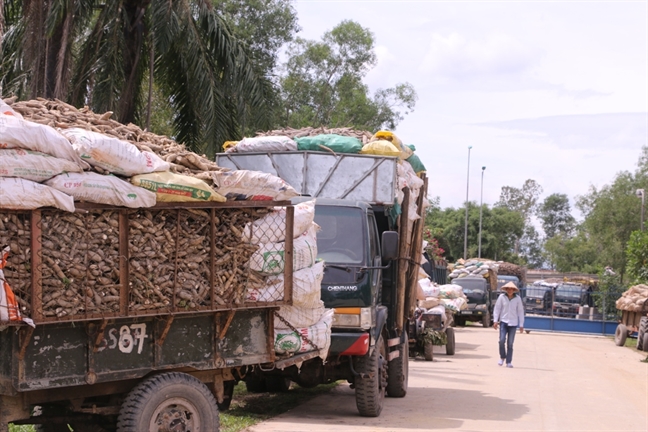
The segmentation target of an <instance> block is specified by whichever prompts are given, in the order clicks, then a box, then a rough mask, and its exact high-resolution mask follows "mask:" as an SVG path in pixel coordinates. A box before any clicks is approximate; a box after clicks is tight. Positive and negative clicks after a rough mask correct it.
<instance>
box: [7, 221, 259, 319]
mask: <svg viewBox="0 0 648 432" xmlns="http://www.w3.org/2000/svg"><path fill="white" fill-rule="evenodd" d="M268 211H269V210H268V209H266V208H258V209H236V208H225V209H223V208H220V209H219V208H216V209H214V210H213V212H214V234H213V237H214V250H213V254H214V270H215V271H214V274H213V277H212V275H211V248H212V240H211V238H212V237H211V236H212V216H211V212H212V209H181V210H176V209H159V210H156V209H138V210H129V211H128V214H127V218H128V255H129V261H128V262H129V273H128V282H129V286H128V292H129V297H128V308H129V312H130V313H134V314H138V313H150V312H152V311H154V312H155V313H157V312H163V311H174V310H175V311H179V310H200V309H210V308H212V306H213V307H215V308H218V307H221V306H226V305H238V304H242V303H243V302H244V298H245V294H246V290H247V289H254V288H256V289H258V288H261V287H263V286H264V285H265V283H264V278H263V276H260V275H259V274H257V273H255V272H254V271H252V270H250V269H249V265H248V262H249V259H250V257H251V256H252V254H253V253H254V252H255V251H256V250H257V249H258V246H256V245H252V244H250V243H248V242H245V241H242V239H241V237H242V232H243V230H244V227H245V225H246V224H248V223H250V222H252V221H254V220H256V219H259V218H260V217H262V216H263V215H265V214H267V213H268ZM41 215H42V216H41V224H40V225H41V231H42V238H41V242H42V247H41V257H42V263H43V265H42V268H41V275H42V299H41V300H42V309H41V310H40V311H39V312H41V314H42V316H43V317H44V318H45V319H56V318H64V319H74V318H79V317H84V316H86V317H87V316H101V315H115V314H118V313H119V312H120V298H121V297H120V293H121V289H122V287H121V281H120V264H121V263H120V257H119V251H120V245H119V238H120V233H119V226H120V225H119V217H120V213H119V211H116V210H104V209H101V210H100V209H96V210H89V211H88V212H78V213H71V214H70V213H65V212H61V211H58V210H43V211H42V213H41ZM29 217H30V216H29V213H24V214H23V213H15V212H6V213H0V243H3V244H9V245H10V246H11V249H12V254H11V255H10V263H9V265H8V266H7V268H6V269H5V274H6V276H7V280H10V281H11V285H12V288H13V289H14V292H15V293H16V294H17V298H19V299H20V300H19V301H20V304H21V306H22V310H23V311H24V312H25V313H26V314H29V312H30V309H29V305H30V301H29V299H30V294H31V267H30V266H31V264H30V258H31V250H30V238H31V230H30V219H29ZM212 279H213V285H212ZM212 286H213V288H212Z"/></svg>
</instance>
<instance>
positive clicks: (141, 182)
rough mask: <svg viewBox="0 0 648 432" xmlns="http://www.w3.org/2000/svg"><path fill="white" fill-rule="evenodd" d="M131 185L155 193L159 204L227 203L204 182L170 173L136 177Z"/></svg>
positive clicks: (164, 172)
mask: <svg viewBox="0 0 648 432" xmlns="http://www.w3.org/2000/svg"><path fill="white" fill-rule="evenodd" d="M131 183H133V184H134V185H135V186H140V187H143V188H144V189H148V190H150V191H153V192H155V195H156V198H157V201H158V202H190V201H216V202H225V201H227V199H226V198H225V197H224V196H222V195H221V194H219V193H218V192H216V191H215V190H213V189H212V188H211V187H209V185H208V184H207V183H205V182H204V181H202V180H200V179H197V178H195V177H190V176H186V175H182V174H175V173H172V172H169V171H163V172H154V173H150V174H140V175H136V176H133V177H132V178H131Z"/></svg>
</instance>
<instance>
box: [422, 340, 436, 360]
mask: <svg viewBox="0 0 648 432" xmlns="http://www.w3.org/2000/svg"><path fill="white" fill-rule="evenodd" d="M423 357H425V361H432V360H434V345H433V344H432V342H425V345H423Z"/></svg>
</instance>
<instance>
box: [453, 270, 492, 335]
mask: <svg viewBox="0 0 648 432" xmlns="http://www.w3.org/2000/svg"><path fill="white" fill-rule="evenodd" d="M452 283H453V284H455V285H459V286H461V288H462V289H463V293H464V294H465V295H466V297H468V307H467V308H466V309H464V310H462V311H459V312H457V315H456V317H455V322H456V323H457V325H459V326H463V325H465V324H466V321H472V322H480V323H481V324H482V325H483V326H484V327H489V326H490V325H491V319H492V318H491V317H492V315H491V312H492V310H493V306H494V305H495V303H494V302H493V301H492V299H491V293H492V291H491V288H490V285H489V284H488V281H487V280H486V278H484V277H482V276H466V277H462V278H457V279H455V280H453V281H452Z"/></svg>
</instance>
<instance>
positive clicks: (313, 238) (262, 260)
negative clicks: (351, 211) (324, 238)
mask: <svg viewBox="0 0 648 432" xmlns="http://www.w3.org/2000/svg"><path fill="white" fill-rule="evenodd" d="M318 229H319V226H318V225H317V224H316V223H315V222H313V223H312V224H311V227H310V228H309V229H308V230H307V231H306V232H305V233H304V234H302V235H300V236H299V237H297V238H296V239H294V240H293V271H297V270H301V269H303V268H306V267H311V266H312V265H313V264H315V259H316V258H317V230H318ZM285 249H286V243H285V242H279V243H263V244H260V245H259V249H258V250H257V251H256V252H255V253H254V255H252V257H250V268H251V269H252V270H256V271H258V272H260V273H263V274H266V275H276V274H280V273H283V271H284V267H285V263H286V261H285V256H284V255H285V253H286V250H285Z"/></svg>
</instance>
